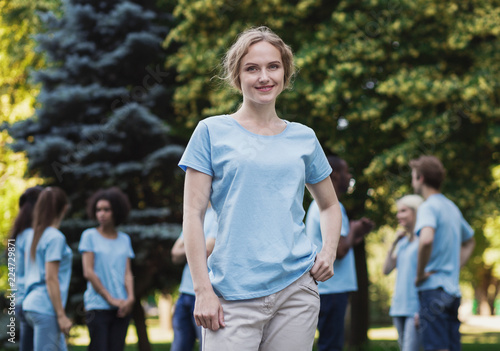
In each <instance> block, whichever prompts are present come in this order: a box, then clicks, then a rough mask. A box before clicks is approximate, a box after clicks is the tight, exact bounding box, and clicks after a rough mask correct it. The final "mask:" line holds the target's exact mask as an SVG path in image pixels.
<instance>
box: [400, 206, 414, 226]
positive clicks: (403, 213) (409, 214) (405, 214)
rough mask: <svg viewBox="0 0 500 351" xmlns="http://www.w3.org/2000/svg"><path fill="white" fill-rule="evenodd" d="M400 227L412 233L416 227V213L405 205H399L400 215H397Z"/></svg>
mask: <svg viewBox="0 0 500 351" xmlns="http://www.w3.org/2000/svg"><path fill="white" fill-rule="evenodd" d="M396 218H397V219H398V223H399V225H400V226H402V227H404V228H406V229H407V230H408V231H410V232H412V231H413V228H414V227H415V221H416V216H415V211H413V209H411V208H409V207H408V206H405V205H398V213H397V214H396Z"/></svg>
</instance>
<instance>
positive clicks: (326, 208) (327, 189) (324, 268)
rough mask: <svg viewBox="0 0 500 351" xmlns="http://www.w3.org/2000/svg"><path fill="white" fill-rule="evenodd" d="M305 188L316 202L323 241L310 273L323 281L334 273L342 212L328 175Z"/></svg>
mask: <svg viewBox="0 0 500 351" xmlns="http://www.w3.org/2000/svg"><path fill="white" fill-rule="evenodd" d="M307 189H309V192H310V193H311V194H312V196H313V198H314V200H315V201H316V203H317V204H318V208H319V217H320V227H321V238H322V241H323V247H322V248H321V251H320V252H319V253H318V254H317V256H316V261H315V262H314V266H313V267H312V268H311V275H312V276H313V278H314V279H315V280H318V281H322V282H323V281H326V280H328V279H330V278H331V277H332V276H333V274H334V272H333V263H334V262H335V258H336V257H337V247H338V243H339V238H340V228H341V226H342V213H341V211H340V205H339V200H338V199H337V194H335V189H334V188H333V185H332V181H331V179H330V177H327V178H325V179H324V180H322V181H321V182H319V183H316V184H307Z"/></svg>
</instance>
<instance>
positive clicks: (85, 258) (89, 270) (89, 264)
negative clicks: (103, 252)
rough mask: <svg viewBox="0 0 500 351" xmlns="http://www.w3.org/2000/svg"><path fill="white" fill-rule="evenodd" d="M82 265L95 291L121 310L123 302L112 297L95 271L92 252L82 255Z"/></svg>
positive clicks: (84, 274) (86, 277) (84, 273)
mask: <svg viewBox="0 0 500 351" xmlns="http://www.w3.org/2000/svg"><path fill="white" fill-rule="evenodd" d="M82 265H83V276H84V277H85V279H87V280H88V281H89V282H90V283H91V284H92V286H93V287H94V290H95V291H96V292H97V293H98V294H99V295H101V296H102V297H103V298H104V300H106V302H107V303H109V304H110V305H111V306H115V307H118V308H119V307H120V306H121V305H122V304H123V302H122V300H120V299H117V298H114V297H113V296H111V294H110V293H109V291H108V290H106V288H105V287H104V285H103V284H102V282H101V280H100V279H99V277H98V276H97V274H96V273H95V271H94V253H93V252H92V251H85V252H83V253H82Z"/></svg>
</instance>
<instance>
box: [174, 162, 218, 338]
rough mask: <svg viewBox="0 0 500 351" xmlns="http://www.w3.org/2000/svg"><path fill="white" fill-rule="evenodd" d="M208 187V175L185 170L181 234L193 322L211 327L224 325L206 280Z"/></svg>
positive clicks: (216, 302) (209, 181)
mask: <svg viewBox="0 0 500 351" xmlns="http://www.w3.org/2000/svg"><path fill="white" fill-rule="evenodd" d="M211 187H212V177H211V176H209V175H207V174H205V173H202V172H198V171H196V170H194V169H192V168H188V169H187V170H186V180H185V184H184V219H183V224H182V226H183V233H184V245H185V249H186V256H187V260H188V264H189V268H190V270H191V276H192V277H193V286H194V292H195V295H196V302H195V308H194V318H195V321H196V324H197V325H199V326H200V325H201V326H203V327H204V328H208V329H211V330H218V329H219V328H221V327H224V326H225V324H224V315H223V311H222V306H221V305H220V302H219V298H218V297H217V295H215V292H214V290H213V288H212V284H211V283H210V279H209V277H208V268H207V254H206V251H207V249H206V245H205V235H204V233H203V221H204V218H205V212H206V210H207V206H208V201H209V197H210V189H211Z"/></svg>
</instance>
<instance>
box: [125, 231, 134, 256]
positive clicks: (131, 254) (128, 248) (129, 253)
mask: <svg viewBox="0 0 500 351" xmlns="http://www.w3.org/2000/svg"><path fill="white" fill-rule="evenodd" d="M125 237H126V238H127V246H128V247H127V250H128V253H127V256H128V258H130V259H132V258H135V253H134V249H133V248H132V241H131V240H130V236H128V234H125Z"/></svg>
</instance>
